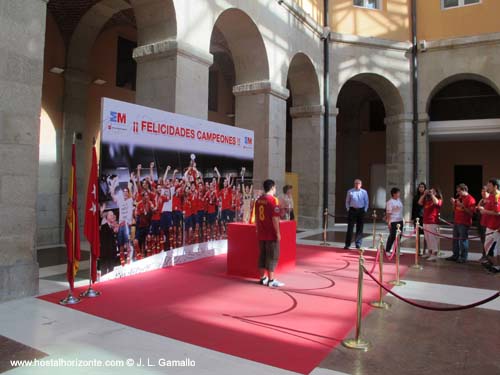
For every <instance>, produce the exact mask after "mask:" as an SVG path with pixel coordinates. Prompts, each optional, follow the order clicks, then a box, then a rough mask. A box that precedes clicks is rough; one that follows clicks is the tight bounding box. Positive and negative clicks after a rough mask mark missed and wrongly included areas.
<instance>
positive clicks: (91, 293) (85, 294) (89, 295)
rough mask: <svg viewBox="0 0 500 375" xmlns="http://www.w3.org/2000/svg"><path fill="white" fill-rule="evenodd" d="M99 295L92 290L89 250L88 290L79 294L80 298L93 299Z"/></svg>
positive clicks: (99, 293)
mask: <svg viewBox="0 0 500 375" xmlns="http://www.w3.org/2000/svg"><path fill="white" fill-rule="evenodd" d="M100 295H101V292H98V291H97V290H94V289H92V249H91V250H90V268H89V288H88V289H87V290H86V291H85V292H82V293H80V297H86V298H95V297H99V296H100ZM68 297H69V296H68Z"/></svg>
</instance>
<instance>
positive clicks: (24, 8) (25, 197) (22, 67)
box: [0, 0, 47, 301]
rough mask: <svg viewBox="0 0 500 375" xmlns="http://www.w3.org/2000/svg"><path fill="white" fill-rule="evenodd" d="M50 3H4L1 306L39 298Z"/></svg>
mask: <svg viewBox="0 0 500 375" xmlns="http://www.w3.org/2000/svg"><path fill="white" fill-rule="evenodd" d="M46 8H47V1H46V0H17V1H11V0H0V35H2V36H1V39H2V53H0V98H1V100H0V160H1V162H0V211H1V212H2V214H1V215H0V244H1V245H0V247H1V251H0V301H5V300H8V299H13V298H19V297H24V296H32V295H34V294H36V293H38V262H37V259H36V249H35V236H36V194H37V181H38V176H37V174H38V145H39V135H40V111H41V97H42V81H43V52H44V44H45V39H44V38H45V16H46Z"/></svg>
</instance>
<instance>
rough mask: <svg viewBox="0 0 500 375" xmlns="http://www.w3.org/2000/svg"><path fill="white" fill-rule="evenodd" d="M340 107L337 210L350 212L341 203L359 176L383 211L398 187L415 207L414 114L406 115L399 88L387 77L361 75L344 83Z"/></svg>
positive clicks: (377, 205)
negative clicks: (391, 194) (390, 195)
mask: <svg viewBox="0 0 500 375" xmlns="http://www.w3.org/2000/svg"><path fill="white" fill-rule="evenodd" d="M346 90H350V94H349V95H348V96H346ZM337 106H338V107H339V115H338V118H337V126H338V127H339V132H338V136H339V139H338V141H337V183H336V190H337V194H336V200H337V201H338V202H340V203H339V204H338V205H337V214H339V215H341V214H345V208H343V205H342V202H343V200H344V198H345V195H344V194H345V190H346V189H348V188H350V187H352V181H353V180H354V178H362V180H363V183H364V184H365V186H367V190H368V192H369V194H370V206H372V207H373V208H377V209H381V210H383V208H384V206H385V200H386V198H387V197H388V192H389V191H390V189H391V188H392V187H394V186H397V187H399V188H400V189H401V191H402V199H404V201H405V205H406V207H411V192H412V185H413V184H412V180H413V130H412V122H411V121H412V117H411V115H410V114H406V113H405V105H404V100H403V98H402V95H401V93H400V90H399V89H398V88H397V87H396V85H394V84H393V83H392V82H391V81H390V80H389V79H387V78H386V77H384V76H382V75H379V74H375V73H361V74H358V75H355V76H353V77H351V78H350V79H349V80H347V81H346V82H345V83H344V85H342V87H341V89H340V91H339V95H338V103H337ZM346 106H349V107H347V108H346ZM346 125H347V126H346ZM342 157H343V158H344V159H345V160H346V162H345V163H343V162H342V160H344V159H342ZM407 211H408V210H407ZM405 214H407V213H405Z"/></svg>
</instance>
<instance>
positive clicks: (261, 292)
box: [40, 246, 406, 374]
mask: <svg viewBox="0 0 500 375" xmlns="http://www.w3.org/2000/svg"><path fill="white" fill-rule="evenodd" d="M357 260H358V256H357V252H355V251H345V250H338V249H335V250H334V249H333V248H329V249H324V248H320V247H313V246H297V268H296V269H295V270H294V271H293V272H290V273H287V274H283V275H279V276H280V277H279V279H280V280H282V281H284V282H285V283H286V287H285V288H283V289H279V290H278V289H271V288H267V287H263V286H260V285H258V284H256V282H255V281H254V280H247V279H238V278H233V277H229V276H227V275H226V273H225V271H226V256H225V255H221V256H217V257H212V258H207V259H203V260H199V261H195V262H192V263H187V264H182V265H178V266H175V267H173V268H165V269H161V270H157V271H151V272H148V273H144V274H139V275H135V276H130V277H127V278H124V279H118V280H112V281H108V282H105V283H102V284H99V285H98V288H97V289H98V290H100V291H101V292H102V293H103V295H102V296H101V297H99V298H96V299H89V300H85V301H83V302H82V303H80V304H78V305H76V306H72V307H70V308H74V309H76V310H79V311H83V312H86V313H89V314H92V315H96V316H99V317H102V318H105V319H109V320H112V321H115V322H118V323H121V324H125V325H128V326H131V327H135V328H138V329H141V330H144V331H148V332H152V333H156V334H159V335H162V336H166V337H170V338H174V339H177V340H181V341H184V342H188V343H191V344H195V345H199V346H203V347H206V348H209V349H213V350H217V351H220V352H224V353H227V354H231V355H235V356H239V357H242V358H247V359H250V360H253V361H257V362H261V363H265V364H268V365H271V366H276V367H280V368H283V369H287V370H291V371H296V372H299V373H302V374H308V373H309V372H311V371H312V370H313V369H314V368H315V367H316V366H317V365H318V364H319V363H320V362H321V361H322V360H323V359H324V358H325V356H326V355H327V354H328V353H329V352H330V351H331V350H332V349H333V348H334V347H335V346H337V345H338V344H339V343H340V341H341V340H342V339H343V338H344V337H345V336H346V335H347V334H348V333H349V331H350V330H351V329H352V328H353V327H354V325H355V316H356V303H355V301H356V287H357V272H358V261H357ZM372 263H373V257H371V256H367V268H368V269H370V268H371V265H372ZM401 271H402V272H404V271H406V267H404V266H403V267H402V268H401ZM394 275H395V269H394V266H393V265H392V264H386V265H385V268H384V277H385V280H389V279H393V278H394ZM81 290H84V288H80V290H78V293H80V291H81ZM66 293H67V292H60V293H55V294H50V295H46V296H42V297H40V298H41V299H44V300H46V301H49V302H53V303H58V301H59V300H60V299H61V298H64V297H65V295H66ZM377 297H378V288H377V287H376V286H375V284H374V282H373V281H371V280H368V279H367V276H365V283H364V298H363V301H364V302H370V301H373V300H375V299H377ZM369 310H370V307H369V306H368V305H367V304H366V303H364V305H363V314H364V315H366V314H367V313H368V312H369Z"/></svg>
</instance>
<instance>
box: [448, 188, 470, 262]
mask: <svg viewBox="0 0 500 375" xmlns="http://www.w3.org/2000/svg"><path fill="white" fill-rule="evenodd" d="M451 204H452V205H453V210H454V212H455V219H454V220H455V223H454V225H453V238H454V240H453V255H452V256H451V257H448V258H446V259H447V260H454V261H456V262H457V263H465V262H466V261H467V255H468V253H469V228H470V226H471V225H472V216H473V215H474V211H475V208H476V200H475V199H474V197H473V196H472V195H470V194H469V188H468V187H467V185H465V184H460V185H458V186H457V197H456V198H451Z"/></svg>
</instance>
